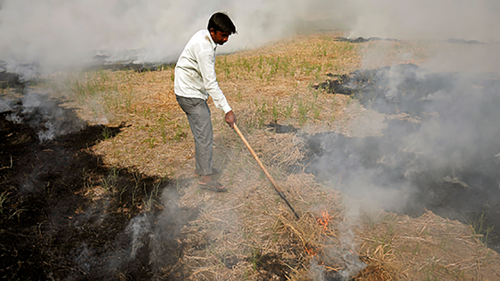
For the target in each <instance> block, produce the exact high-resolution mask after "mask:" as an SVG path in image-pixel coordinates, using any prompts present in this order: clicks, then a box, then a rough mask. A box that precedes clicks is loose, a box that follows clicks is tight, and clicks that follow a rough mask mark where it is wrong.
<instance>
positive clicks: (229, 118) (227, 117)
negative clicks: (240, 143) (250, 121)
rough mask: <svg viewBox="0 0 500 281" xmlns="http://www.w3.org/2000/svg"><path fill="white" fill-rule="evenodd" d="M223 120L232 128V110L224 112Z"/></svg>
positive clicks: (234, 118)
mask: <svg viewBox="0 0 500 281" xmlns="http://www.w3.org/2000/svg"><path fill="white" fill-rule="evenodd" d="M224 120H226V122H227V124H228V125H229V127H231V129H234V123H236V115H234V112H233V111H232V110H231V111H228V112H227V113H226V117H225V118H224Z"/></svg>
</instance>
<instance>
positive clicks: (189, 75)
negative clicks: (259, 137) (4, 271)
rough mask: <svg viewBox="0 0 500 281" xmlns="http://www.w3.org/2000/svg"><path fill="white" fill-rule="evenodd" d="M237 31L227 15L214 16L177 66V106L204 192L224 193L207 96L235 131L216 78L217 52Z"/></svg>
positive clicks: (196, 35)
mask: <svg viewBox="0 0 500 281" xmlns="http://www.w3.org/2000/svg"><path fill="white" fill-rule="evenodd" d="M234 33H236V27H235V26H234V24H233V22H232V21H231V19H230V18H229V17H228V16H227V15H226V14H225V13H215V14H213V15H212V17H211V18H210V20H209V21H208V27H207V29H204V30H200V31H198V32H197V33H195V34H194V35H193V37H191V39H190V40H189V42H188V43H187V45H186V47H185V48H184V51H182V54H181V56H180V57H179V60H178V61H177V64H176V66H175V80H174V87H175V88H174V89H175V95H176V98H177V102H178V103H179V105H180V106H181V108H182V110H183V111H184V112H185V113H186V115H187V118H188V121H189V126H190V127H191V132H192V133H193V136H194V143H195V159H196V171H195V173H196V175H198V176H199V181H198V184H199V186H200V187H201V188H204V189H208V190H213V191H218V192H225V191H227V189H226V188H225V187H224V186H223V185H222V184H220V183H219V182H217V179H216V176H217V174H218V173H219V171H217V170H216V169H214V168H213V167H212V155H213V131H212V119H211V115H210V109H209V108H208V105H207V99H208V96H211V97H212V100H213V102H214V104H215V106H216V107H217V108H219V109H221V110H223V111H224V113H225V121H226V122H227V123H228V124H229V127H231V128H234V123H235V122H236V115H235V114H234V112H233V111H232V109H231V107H230V106H229V104H228V102H227V100H226V97H225V96H224V94H223V93H222V91H221V89H220V88H219V84H218V83H217V78H216V75H215V50H216V48H217V45H223V44H224V43H226V42H227V40H228V38H229V35H231V34H234Z"/></svg>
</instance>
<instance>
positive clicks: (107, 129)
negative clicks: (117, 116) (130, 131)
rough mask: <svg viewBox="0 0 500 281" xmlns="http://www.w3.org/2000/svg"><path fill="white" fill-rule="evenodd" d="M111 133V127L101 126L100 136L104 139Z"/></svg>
mask: <svg viewBox="0 0 500 281" xmlns="http://www.w3.org/2000/svg"><path fill="white" fill-rule="evenodd" d="M111 135H112V132H111V129H110V128H109V127H104V128H102V136H103V137H104V140H108V139H109V138H110V137H111Z"/></svg>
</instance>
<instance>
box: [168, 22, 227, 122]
mask: <svg viewBox="0 0 500 281" xmlns="http://www.w3.org/2000/svg"><path fill="white" fill-rule="evenodd" d="M216 48H217V45H216V44H215V43H214V41H213V40H212V36H210V32H209V31H208V30H206V29H203V30H200V31H198V32H196V33H195V34H194V35H193V37H191V39H190V40H189V42H188V43H187V45H186V47H185V48H184V51H182V54H181V56H180V57H179V60H178V61H177V64H176V66H175V79H174V91H175V94H176V95H178V96H182V97H187V98H200V99H204V100H207V99H208V96H209V95H210V96H211V97H212V100H213V101H214V104H215V106H216V107H217V108H219V109H221V110H223V111H224V113H228V112H229V111H231V107H230V106H229V104H228V102H227V100H226V97H225V96H224V93H222V90H221V89H220V87H219V83H218V82H217V77H216V75H215V49H216Z"/></svg>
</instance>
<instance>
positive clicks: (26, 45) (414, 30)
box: [0, 0, 500, 71]
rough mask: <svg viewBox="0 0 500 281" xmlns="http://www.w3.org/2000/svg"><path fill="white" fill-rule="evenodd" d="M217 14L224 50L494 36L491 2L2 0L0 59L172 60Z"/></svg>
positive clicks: (50, 62)
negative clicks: (310, 39)
mask: <svg viewBox="0 0 500 281" xmlns="http://www.w3.org/2000/svg"><path fill="white" fill-rule="evenodd" d="M217 11H225V12H227V13H228V14H229V16H230V17H231V18H232V19H233V21H234V23H235V25H236V26H237V29H238V34H237V35H233V36H231V38H230V42H229V43H230V44H227V45H225V46H224V47H223V48H222V50H221V51H227V52H231V51H235V50H238V49H243V48H252V47H255V46H259V45H261V44H264V43H266V42H269V41H271V40H276V39H279V38H282V37H284V36H287V35H290V34H293V33H294V32H295V31H297V30H301V32H315V31H317V30H318V29H321V28H345V29H349V30H351V32H350V36H351V37H355V36H364V37H372V36H379V37H392V38H400V39H404V38H440V39H443V38H444V39H447V38H461V39H467V40H484V41H487V42H491V41H498V40H499V39H500V38H499V37H500V32H499V31H500V24H499V23H500V17H498V16H497V15H498V14H499V13H498V12H499V11H500V4H499V3H498V1H493V0H481V1H465V0H461V1H452V0H437V1H431V0H424V1H416V0H413V1H404V2H401V1H397V0H382V1H376V2H373V1H368V0H355V1H348V2H346V1H338V0H334V1H327V0H308V1H299V0H292V1H285V0H274V1H263V0H257V1H251V2H249V1H243V0H236V1H224V0H210V1H201V0H185V1H168V0H162V1H159V0H152V1H140V0H108V1H98V0H87V1H64V0H3V1H2V2H1V4H0V34H2V36H1V37H0V60H3V61H6V62H8V65H9V68H10V69H9V70H10V71H12V69H14V68H16V67H18V65H19V64H20V63H39V64H40V66H41V67H42V69H43V70H45V71H52V70H56V69H65V68H68V67H71V66H81V64H82V63H83V62H85V61H87V60H89V59H91V58H92V57H93V55H95V54H97V52H98V51H104V52H106V54H108V55H118V56H125V55H124V54H125V53H126V52H129V51H133V50H134V51H136V52H138V53H139V54H140V55H139V56H136V57H133V58H131V59H133V60H134V59H135V60H137V61H140V62H142V61H148V62H159V61H163V62H175V60H176V59H177V56H178V55H179V54H180V52H181V51H182V48H183V47H184V45H185V43H186V42H187V40H188V39H189V38H190V36H191V35H192V34H193V33H194V32H196V31H197V30H199V29H203V28H206V25H207V21H208V18H209V17H210V15H211V14H213V13H214V12H217ZM314 22H316V24H311V23H314ZM129 59H130V58H129Z"/></svg>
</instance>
